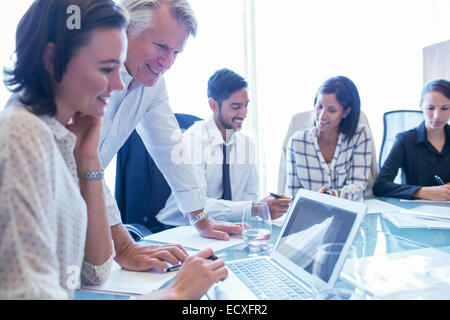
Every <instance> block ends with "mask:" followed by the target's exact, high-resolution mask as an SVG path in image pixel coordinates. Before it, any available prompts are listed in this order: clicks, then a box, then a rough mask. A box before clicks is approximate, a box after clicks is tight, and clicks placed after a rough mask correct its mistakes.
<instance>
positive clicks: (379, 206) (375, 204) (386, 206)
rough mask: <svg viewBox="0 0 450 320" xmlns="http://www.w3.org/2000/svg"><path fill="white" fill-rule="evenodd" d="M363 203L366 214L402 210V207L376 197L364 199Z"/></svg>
mask: <svg viewBox="0 0 450 320" xmlns="http://www.w3.org/2000/svg"><path fill="white" fill-rule="evenodd" d="M364 204H365V205H367V214H370V213H382V212H393V211H400V210H403V208H402V207H398V206H396V205H393V204H390V203H387V202H386V201H381V200H378V199H367V200H364Z"/></svg>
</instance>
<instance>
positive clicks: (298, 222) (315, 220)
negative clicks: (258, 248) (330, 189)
mask: <svg viewBox="0 0 450 320" xmlns="http://www.w3.org/2000/svg"><path fill="white" fill-rule="evenodd" d="M355 219H356V213H355V212H352V211H347V210H345V209H342V208H339V207H336V206H332V205H330V204H327V203H324V202H319V201H316V200H312V199H308V198H303V197H301V198H300V199H299V200H298V201H297V203H296V204H295V208H294V209H293V212H292V214H291V217H290V219H289V221H287V225H286V227H285V228H284V231H283V234H282V235H281V239H280V240H279V242H278V245H277V246H276V248H274V250H276V252H277V253H278V254H279V255H281V256H283V257H284V258H286V259H288V260H290V261H291V262H293V263H294V264H295V265H297V266H299V267H301V268H303V269H304V270H305V271H307V272H308V273H310V274H312V272H313V271H312V266H313V264H314V262H315V261H314V259H315V255H316V253H317V248H318V247H319V246H320V245H321V244H323V243H331V242H340V243H345V242H346V241H347V238H348V237H349V235H350V231H351V230H352V228H353V225H354V222H355ZM336 262H337V259H336V261H329V260H328V261H327V262H326V263H327V264H329V265H328V266H327V268H326V270H329V272H328V271H327V272H325V274H322V275H320V277H321V279H322V280H323V281H325V282H328V281H329V279H330V277H331V274H332V272H333V270H334V267H335V265H336Z"/></svg>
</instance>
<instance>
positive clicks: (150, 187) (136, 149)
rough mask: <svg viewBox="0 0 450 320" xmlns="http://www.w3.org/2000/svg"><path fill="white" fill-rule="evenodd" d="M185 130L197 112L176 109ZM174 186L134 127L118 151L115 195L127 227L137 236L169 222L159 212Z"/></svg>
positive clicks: (152, 231)
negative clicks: (179, 111)
mask: <svg viewBox="0 0 450 320" xmlns="http://www.w3.org/2000/svg"><path fill="white" fill-rule="evenodd" d="M175 118H176V119H177V121H178V124H179V126H180V128H181V130H182V131H184V130H186V129H187V128H189V127H190V126H191V125H192V124H194V122H195V121H198V120H202V119H201V118H198V117H196V116H193V115H190V114H183V113H175ZM170 193H171V189H170V187H169V185H168V183H167V181H166V179H165V178H164V176H163V174H162V173H161V171H160V170H159V169H158V167H157V165H156V164H155V161H154V160H153V159H152V157H151V156H150V154H149V153H148V152H147V149H146V148H145V145H144V143H143V142H142V140H141V137H140V136H139V134H138V133H137V131H136V130H134V131H133V132H132V133H131V135H130V137H128V139H127V141H126V142H125V143H124V145H123V146H122V147H121V148H120V150H119V152H118V153H117V166H116V184H115V197H116V201H117V205H118V207H119V210H120V214H121V217H122V221H123V223H124V225H125V228H126V229H127V230H128V232H129V233H130V235H131V236H132V237H133V238H134V239H135V240H140V239H142V238H143V237H145V236H146V235H149V234H151V233H156V232H159V231H162V230H165V229H168V228H170V226H167V225H164V224H162V223H160V222H159V221H158V220H157V219H156V217H155V216H156V214H158V212H159V211H160V210H161V209H162V208H164V206H165V204H166V201H167V198H169V196H170Z"/></svg>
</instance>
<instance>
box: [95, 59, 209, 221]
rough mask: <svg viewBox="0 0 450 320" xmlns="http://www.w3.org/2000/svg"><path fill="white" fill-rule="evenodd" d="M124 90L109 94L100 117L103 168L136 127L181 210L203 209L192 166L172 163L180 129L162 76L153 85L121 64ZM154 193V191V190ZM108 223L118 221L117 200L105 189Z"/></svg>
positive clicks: (201, 196)
mask: <svg viewBox="0 0 450 320" xmlns="http://www.w3.org/2000/svg"><path fill="white" fill-rule="evenodd" d="M120 74H121V78H122V81H123V83H124V87H125V89H124V90H122V91H115V92H113V93H112V96H111V100H110V102H109V103H108V107H107V109H106V114H105V116H104V117H103V123H102V131H101V137H100V146H99V148H100V149H99V153H100V159H101V161H102V166H103V168H106V167H107V165H108V164H109V162H110V161H111V160H112V159H113V157H114V155H115V154H116V153H117V152H118V151H119V149H120V147H122V145H123V144H124V143H125V141H126V140H127V139H128V137H129V136H130V134H131V133H132V132H133V130H134V129H135V128H136V130H137V132H138V134H139V136H140V137H141V139H142V141H143V143H144V145H145V147H146V149H147V151H148V152H149V154H150V155H151V156H152V158H153V159H154V160H155V163H156V164H157V166H158V168H159V169H160V170H161V172H163V174H164V177H165V178H166V180H167V182H168V184H169V186H170V188H171V189H172V190H173V192H174V196H175V199H176V201H177V203H178V205H179V206H180V209H181V211H182V212H183V213H188V212H192V211H195V210H198V209H201V208H204V202H205V198H204V193H203V192H202V191H201V189H200V187H199V183H198V181H197V178H196V176H195V173H194V170H193V168H192V165H189V164H174V163H173V161H172V153H173V150H174V148H175V149H176V147H177V145H179V144H180V141H181V135H182V134H181V130H180V127H179V125H178V122H177V120H176V119H175V116H174V114H173V112H172V110H171V109H170V107H169V99H168V96H167V90H166V85H165V82H164V78H163V77H160V79H159V80H158V81H157V83H156V84H155V85H154V86H153V87H145V86H143V85H141V84H139V83H138V82H137V81H136V80H134V79H133V78H132V77H131V75H130V74H129V73H128V72H127V70H126V68H125V67H124V66H123V65H122V67H121V70H120ZM155 192H157V191H155ZM105 197H106V204H107V212H108V217H109V220H110V225H111V226H113V225H116V224H118V223H120V222H121V218H120V212H119V209H118V207H117V203H116V201H115V199H114V197H113V196H112V194H111V192H110V191H109V190H108V189H107V188H105Z"/></svg>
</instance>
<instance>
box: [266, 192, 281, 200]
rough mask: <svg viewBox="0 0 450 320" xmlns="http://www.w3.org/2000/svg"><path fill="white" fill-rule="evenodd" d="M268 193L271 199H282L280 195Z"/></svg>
mask: <svg viewBox="0 0 450 320" xmlns="http://www.w3.org/2000/svg"><path fill="white" fill-rule="evenodd" d="M269 193H270V195H271V196H272V197H274V198H275V199H282V198H283V197H282V196H280V195H278V194H276V193H273V192H269Z"/></svg>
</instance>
